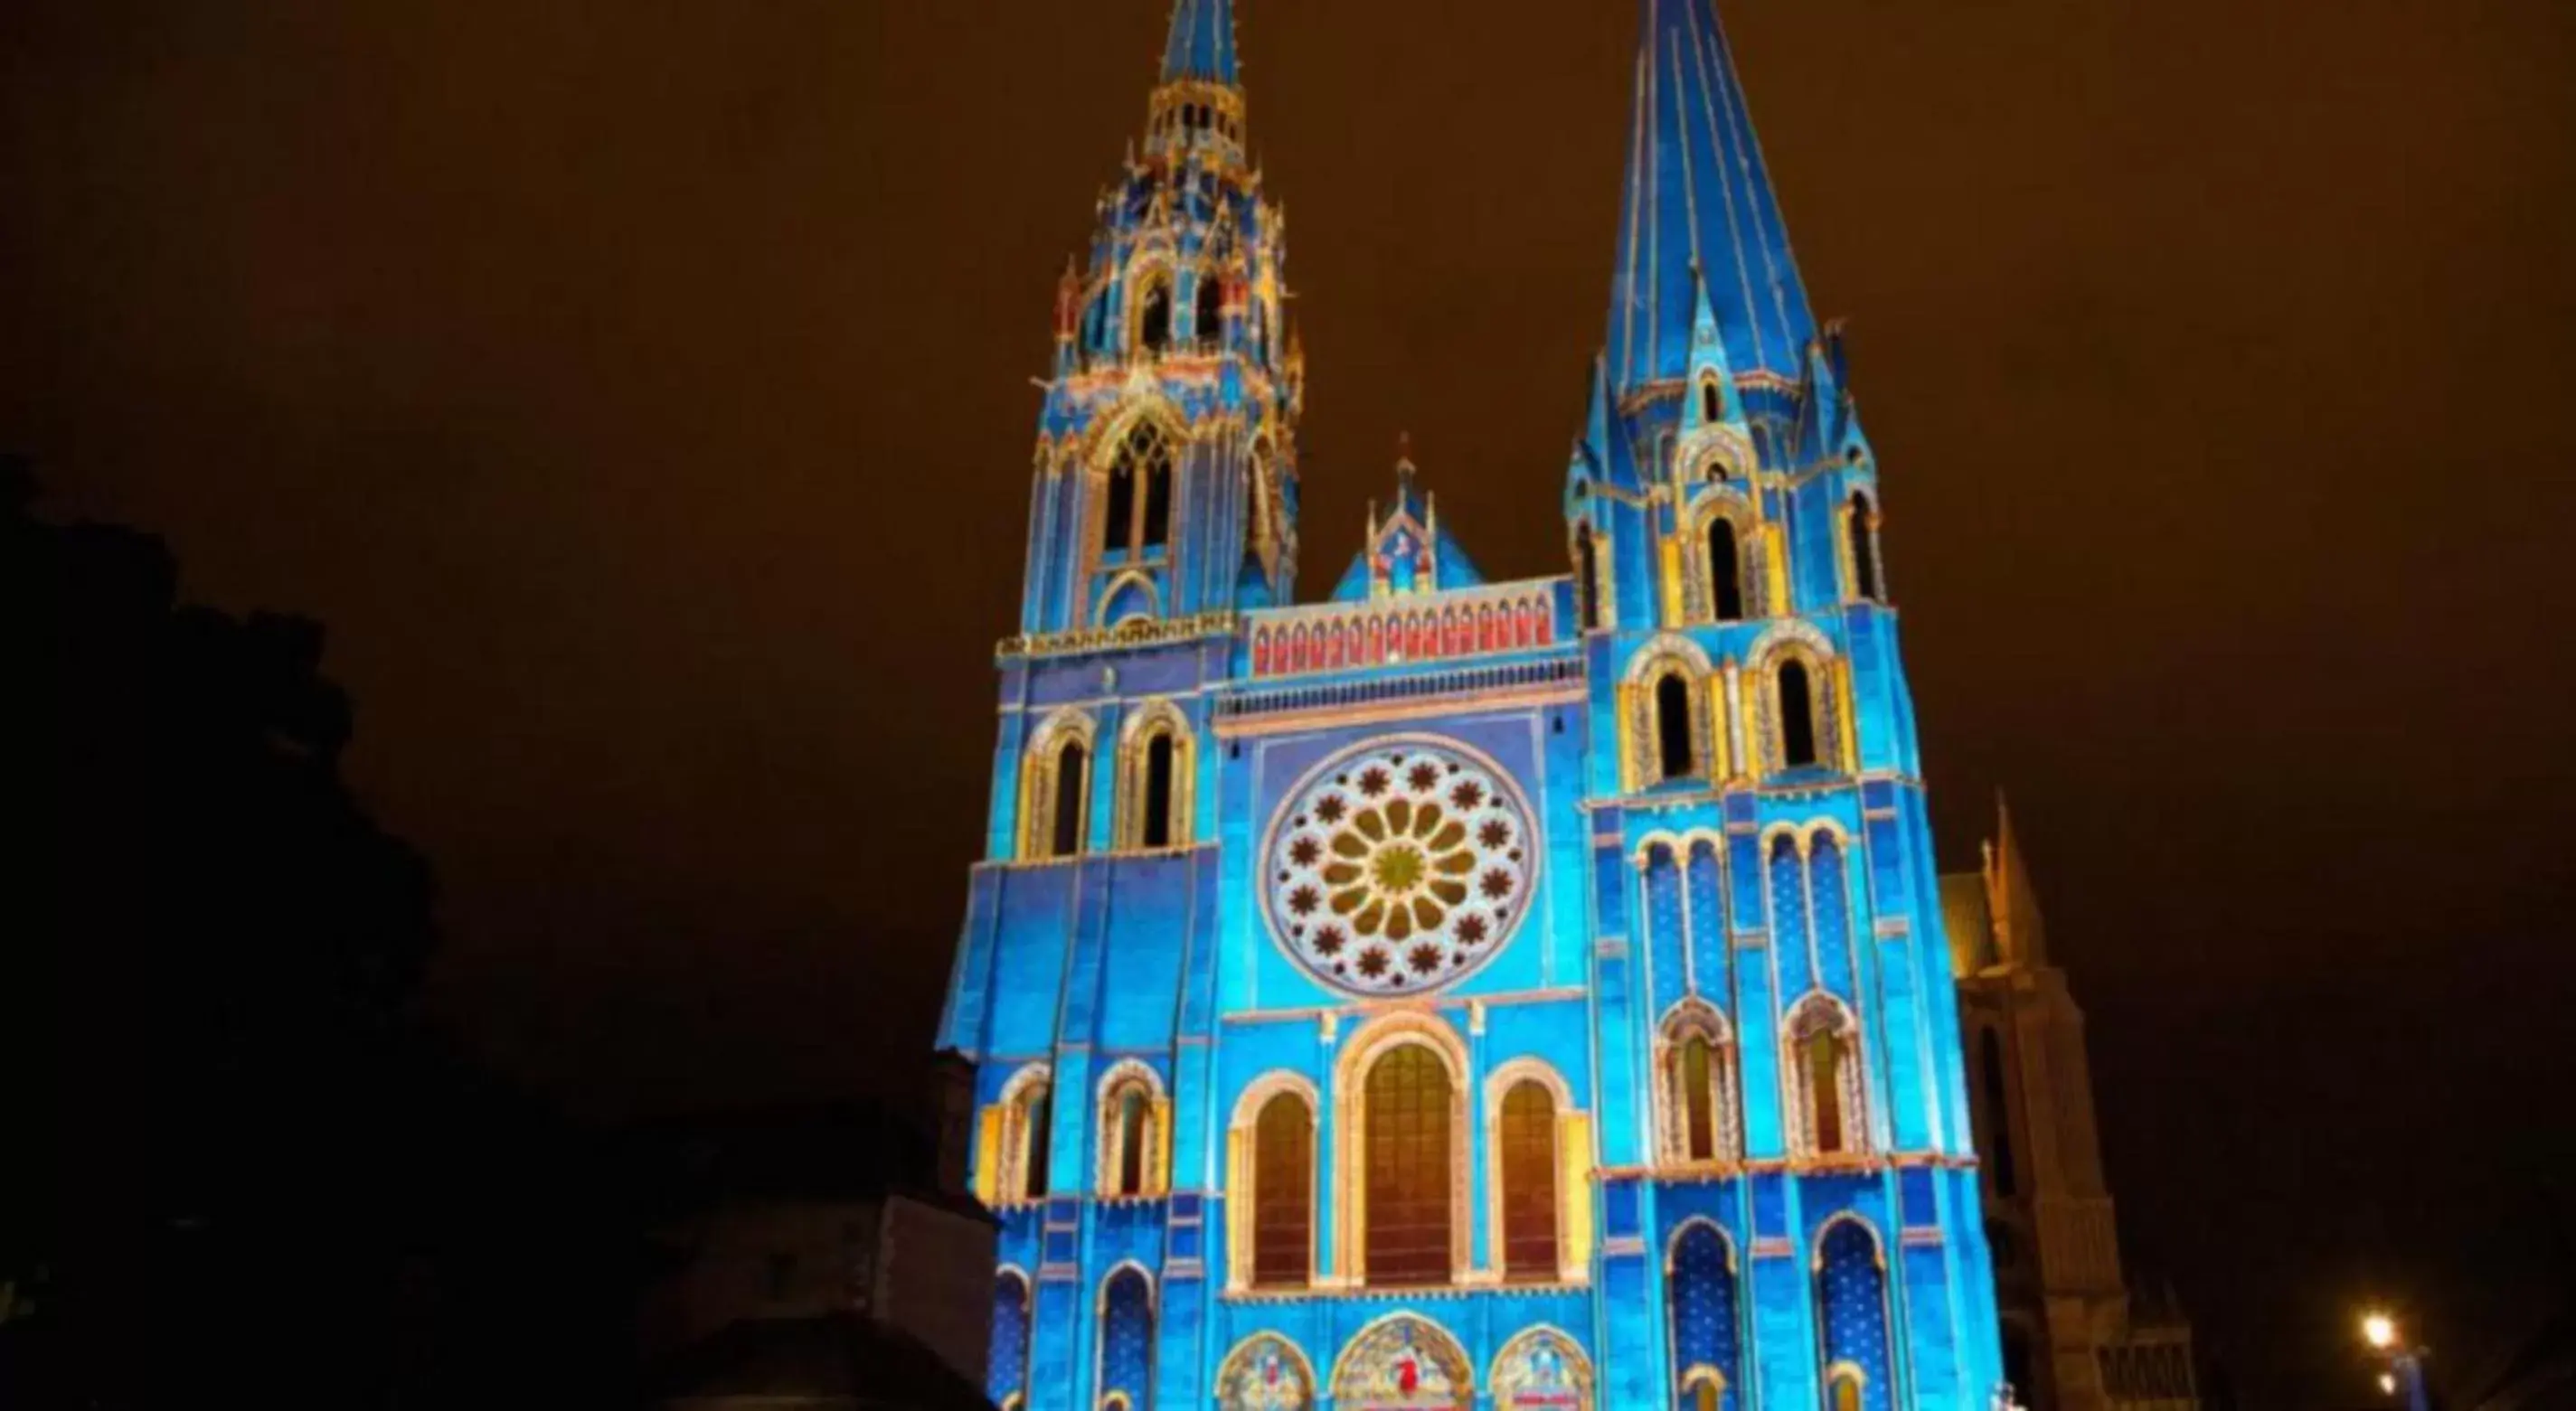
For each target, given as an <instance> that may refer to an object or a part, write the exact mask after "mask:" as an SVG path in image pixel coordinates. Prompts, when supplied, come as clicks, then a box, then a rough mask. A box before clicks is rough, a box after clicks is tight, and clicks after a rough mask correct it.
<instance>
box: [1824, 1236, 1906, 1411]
mask: <svg viewBox="0 0 2576 1411" xmlns="http://www.w3.org/2000/svg"><path fill="white" fill-rule="evenodd" d="M1824 1265H1825V1267H1824V1271H1823V1272H1822V1273H1820V1274H1818V1275H1817V1276H1816V1301H1817V1303H1818V1304H1819V1305H1820V1307H1819V1308H1818V1310H1817V1311H1818V1314H1819V1316H1820V1317H1821V1319H1822V1320H1823V1322H1824V1327H1825V1366H1826V1367H1827V1368H1828V1369H1829V1370H1830V1369H1831V1368H1832V1367H1834V1366H1835V1365H1836V1364H1839V1363H1844V1362H1849V1363H1851V1364H1853V1365H1854V1366H1857V1367H1859V1368H1860V1369H1861V1373H1862V1375H1863V1377H1864V1378H1865V1380H1864V1381H1863V1382H1862V1385H1861V1398H1860V1404H1861V1406H1862V1408H1863V1411H1888V1405H1889V1402H1888V1386H1887V1381H1888V1377H1887V1271H1886V1270H1884V1269H1882V1268H1881V1267H1879V1262H1878V1244H1877V1241H1875V1240H1873V1239H1871V1238H1870V1236H1869V1232H1868V1231H1867V1230H1864V1229H1862V1228H1861V1227H1860V1226H1859V1225H1856V1224H1853V1223H1852V1222H1850V1221H1848V1220H1846V1221H1844V1222H1843V1223H1841V1224H1839V1225H1836V1226H1834V1229H1833V1233H1831V1234H1829V1235H1827V1236H1825V1247H1824Z"/></svg>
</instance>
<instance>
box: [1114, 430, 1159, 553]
mask: <svg viewBox="0 0 2576 1411" xmlns="http://www.w3.org/2000/svg"><path fill="white" fill-rule="evenodd" d="M1171 533H1172V442H1171V438H1170V437H1169V436H1167V435H1165V434H1164V432H1163V428H1162V426H1161V425H1160V424H1159V423H1157V422H1155V421H1153V420H1152V419H1150V418H1146V419H1140V420H1139V421H1138V422H1137V423H1136V425H1135V428H1134V429H1133V430H1131V431H1129V432H1128V433H1127V439H1126V440H1124V441H1122V442H1120V443H1119V446H1118V455H1117V457H1116V458H1115V459H1114V460H1112V461H1111V462H1110V464H1109V470H1108V484H1107V487H1106V490H1105V493H1104V494H1103V495H1102V497H1101V512H1100V550H1101V552H1102V553H1104V554H1114V553H1117V552H1119V551H1120V550H1122V549H1123V550H1126V551H1127V552H1129V553H1133V554H1138V555H1142V554H1144V553H1145V552H1146V551H1148V550H1151V549H1159V548H1161V547H1163V545H1164V544H1166V543H1168V542H1169V541H1170V539H1171Z"/></svg>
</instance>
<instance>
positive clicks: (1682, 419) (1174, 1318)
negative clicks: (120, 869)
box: [941, 0, 2002, 1411]
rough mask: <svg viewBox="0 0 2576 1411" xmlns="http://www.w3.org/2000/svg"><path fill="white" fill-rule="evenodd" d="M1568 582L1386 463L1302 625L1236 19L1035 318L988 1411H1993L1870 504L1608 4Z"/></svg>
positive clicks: (993, 838) (1947, 1012) (1776, 218)
mask: <svg viewBox="0 0 2576 1411" xmlns="http://www.w3.org/2000/svg"><path fill="white" fill-rule="evenodd" d="M1640 8H1641V12H1642V30H1641V35H1640V40H1639V45H1638V51H1637V60H1636V93H1635V98H1634V104H1633V112H1632V117H1631V121H1630V126H1631V145H1630V149H1629V153H1628V169H1627V185H1626V195H1625V198H1624V200H1623V202H1622V205H1621V210H1620V212H1619V222H1618V224H1619V231H1618V244H1617V246H1616V255H1615V266H1614V269H1613V273H1612V280H1611V291H1610V294H1611V297H1610V311H1609V319H1608V324H1607V329H1606V334H1607V343H1606V346H1605V348H1604V350H1603V351H1602V352H1601V354H1600V355H1599V357H1598V358H1597V360H1596V361H1595V363H1594V364H1593V370H1592V376H1591V379H1590V402H1591V405H1590V409H1589V413H1588V416H1587V417H1586V419H1585V421H1584V423H1583V425H1582V427H1581V429H1580V435H1579V438H1578V441H1577V444H1576V448H1575V451H1574V454H1573V456H1572V459H1571V461H1570V463H1569V464H1568V466H1567V468H1566V473H1565V481H1564V490H1563V497H1562V500H1561V503H1560V506H1559V509H1560V512H1561V513H1562V514H1563V516H1564V520H1565V546H1566V565H1567V570H1568V571H1567V572H1566V573H1564V574H1561V575H1558V576H1556V577H1551V578H1539V579H1530V580H1525V581H1520V582H1505V583H1496V582H1489V581H1488V580H1487V579H1486V578H1485V576H1484V575H1483V574H1482V573H1480V572H1479V571H1478V570H1477V568H1476V565H1475V563H1474V561H1473V560H1471V559H1470V558H1469V557H1468V554H1467V552H1466V549H1465V547H1464V546H1463V545H1462V544H1461V543H1460V542H1459V541H1458V539H1457V538H1456V536H1455V535H1454V534H1453V533H1452V532H1451V530H1450V528H1449V527H1448V526H1446V525H1444V524H1443V523H1442V522H1441V519H1440V515H1439V510H1438V507H1437V504H1436V502H1435V500H1434V498H1433V497H1432V496H1431V495H1430V494H1429V493H1427V492H1426V491H1425V490H1424V489H1423V488H1422V487H1421V486H1420V485H1418V484H1417V483H1416V474H1415V471H1414V469H1413V467H1412V466H1411V465H1410V464H1404V465H1399V467H1398V468H1397V474H1396V483H1395V486H1394V488H1393V493H1392V494H1390V495H1389V496H1388V497H1387V498H1385V499H1384V500H1382V501H1381V502H1380V503H1379V505H1378V506H1377V507H1376V508H1375V509H1373V510H1372V512H1371V514H1370V516H1369V524H1368V535H1367V538H1366V540H1365V542H1363V543H1361V544H1359V545H1358V546H1357V552H1356V554H1355V555H1354V557H1352V559H1351V560H1350V564H1349V568H1348V569H1347V571H1346V572H1344V573H1343V574H1342V576H1341V578H1340V579H1339V581H1338V583H1337V584H1336V585H1335V587H1334V588H1333V591H1332V593H1331V596H1330V598H1329V599H1328V600H1325V601H1322V602H1316V603H1300V602H1299V600H1298V595H1297V592H1296V589H1297V579H1298V564H1299V558H1300V551H1301V547H1302V545H1301V540H1300V537H1299V525H1298V455H1297V435H1296V430H1297V422H1298V417H1299V415H1300V413H1301V411H1302V409H1303V401H1304V395H1303V383H1304V361H1303V355H1302V352H1301V350H1300V348H1299V345H1298V343H1297V339H1296V335H1295V333H1294V331H1293V330H1292V329H1290V328H1289V327H1288V324H1287V318H1286V314H1285V305H1284V303H1283V300H1284V298H1285V292H1286V289H1285V279H1286V270H1285V267H1286V258H1287V252H1286V230H1285V228H1284V224H1283V222H1282V220H1281V218H1280V215H1279V211H1278V208H1277V207H1276V206H1275V205H1273V204H1272V203H1271V201H1270V200H1269V197H1268V194H1267V193H1266V192H1265V191H1264V189H1263V186H1262V180H1261V175H1260V173H1259V172H1257V171H1255V170H1252V169H1251V168H1250V167H1249V165H1248V164H1247V162H1246V160H1245V153H1246V145H1245V141H1246V139H1245V133H1246V128H1245V122H1246V113H1245V98H1244V91H1243V88H1242V86H1241V84H1240V83H1239V82H1238V74H1237V67H1236V58H1235V35H1234V21H1233V13H1232V7H1231V4H1230V3H1229V0H1177V4H1176V5H1175V10H1174V14H1173V17H1172V28H1171V36H1170V40H1169V44H1168V47H1167V50H1166V52H1165V55H1164V60H1163V73H1162V83H1161V85H1160V86H1159V87H1158V88H1156V89H1155V90H1154V92H1153V96H1152V101H1151V104H1150V107H1149V110H1148V116H1147V120H1146V130H1145V134H1144V140H1143V142H1142V144H1141V146H1140V147H1138V148H1137V149H1136V151H1135V153H1134V155H1132V156H1131V158H1130V159H1129V161H1128V163H1127V166H1126V170H1125V173H1124V175H1123V178H1122V179H1121V180H1120V181H1119V182H1118V184H1117V185H1116V186H1115V187H1114V188H1113V189H1112V190H1111V191H1110V192H1109V193H1108V194H1107V195H1106V196H1104V198H1103V199H1102V201H1101V203H1100V207H1099V224H1098V229H1097V233H1096V234H1095V236H1094V238H1093V240H1092V244H1091V249H1090V256H1089V260H1088V263H1087V267H1085V268H1079V269H1076V268H1068V270H1067V271H1066V273H1065V276H1064V280H1063V283H1062V285H1061V287H1060V291H1059V293H1058V297H1057V300H1056V320H1055V358H1054V369H1053V376H1052V378H1051V380H1050V381H1049V383H1048V384H1047V393H1046V400H1045V409H1044V412H1043V414H1042V417H1041V421H1040V425H1039V432H1038V443H1037V455H1036V465H1035V470H1034V476H1033V484H1032V489H1031V496H1030V510H1029V538H1028V546H1027V580H1026V589H1025V592H1024V595H1023V599H1022V604H1021V628H1020V632H1019V635H1017V636H1014V637H1012V638H1010V639H1009V640H1007V641H1005V642H1004V643H1003V644H1002V646H1001V649H1000V651H999V654H998V666H999V672H1000V676H1001V699H1000V709H999V728H1000V733H999V740H998V742H997V745H996V748H995V751H994V759H993V791H992V808H991V824H990V829H989V836H988V838H987V844H986V860H985V861H984V862H982V863H980V864H978V865H977V866H976V868H975V869H974V872H973V877H972V882H971V886H970V891H969V897H968V903H967V915H966V923H965V927H964V934H963V937H962V939H961V941H960V944H959V949H958V956H957V962H956V971H955V976H954V979H953V981H952V984H951V988H950V994H949V1000H948V1008H947V1013H946V1015H945V1018H944V1020H943V1024H942V1032H941V1039H942V1042H943V1043H945V1044H946V1045H948V1046H950V1047H952V1048H954V1049H956V1050H958V1051H959V1052H961V1053H963V1054H965V1055H967V1056H968V1057H970V1058H971V1059H973V1060H974V1062H975V1064H976V1067H977V1071H978V1080H977V1089H976V1097H977V1101H978V1103H979V1105H980V1122H979V1126H978V1129H977V1145H976V1180H977V1182H978V1186H979V1191H980V1193H981V1195H982V1196H983V1197H984V1199H985V1200H986V1202H987V1203H988V1204H990V1205H991V1206H992V1207H993V1209H994V1210H995V1211H996V1212H997V1213H998V1214H999V1216H1000V1218H1001V1221H1002V1233H1001V1260H1002V1267H1001V1269H1000V1270H999V1271H998V1273H997V1275H996V1281H995V1286H994V1296H993V1316H994V1328H993V1339H992V1368H991V1386H990V1391H991V1394H992V1396H993V1398H994V1400H995V1401H997V1402H998V1403H1000V1404H1001V1405H1002V1406H1003V1407H1004V1408H1005V1411H1188V1409H1189V1408H1198V1407H1204V1406H1208V1405H1211V1404H1213V1405H1215V1406H1217V1407H1219V1408H1229V1409H1230V1408H1256V1407H1257V1408H1266V1409H1268V1411H1289V1409H1290V1408H1301V1407H1308V1406H1330V1407H1337V1408H1339V1409H1340V1411H1364V1408H1365V1411H1378V1409H1379V1408H1387V1411H1394V1408H1413V1409H1414V1411H1430V1409H1431V1408H1441V1409H1442V1411H1468V1408H1471V1407H1473V1408H1485V1407H1491V1408H1495V1411H1501V1408H1507V1407H1512V1408H1519V1407H1533V1408H1534V1407H1547V1408H1554V1409H1555V1411H1591V1408H1595V1407H1601V1408H1643V1407H1671V1408H1679V1409H1680V1411H1694V1408H1696V1409H1697V1411H1719V1409H1720V1408H1729V1409H1730V1411H1732V1408H1743V1409H1744V1411H1754V1409H1755V1408H1766V1409H1767V1411H1779V1409H1780V1408H1799V1409H1800V1411H1807V1408H1822V1411H1897V1409H1898V1408H1917V1407H1922V1408H1942V1409H1943V1411H1987V1408H1988V1407H1989V1406H1990V1405H1992V1404H1994V1403H1995V1400H1996V1398H1997V1397H1998V1396H1999V1394H2001V1391H2002V1373H2001V1352H2000V1343H1999V1340H1998V1334H1997V1321H1996V1312H1995V1293H1994V1287H1993V1277H1992V1272H1991V1269H1990V1266H1989V1264H1988V1260H1987V1251H1986V1244H1985V1236H1984V1226H1983V1220H1982V1217H1981V1214H1980V1207H1979V1188H1978V1172H1977V1170H1976V1159H1975V1156H1974V1154H1973V1150H1972V1145H1971V1136H1970V1130H1971V1129H1970V1108H1969V1098H1968V1088H1967V1082H1966V1076H1965V1071H1964V1064H1963V1063H1962V1059H1961V1046H1960V1039H1959V1022H1958V1008H1957V997H1956V993H1955V990H1954V986H1953V981H1952V977H1951V969H1950V951H1949V947H1948V944H1947V942H1946V941H1945V939H1944V936H1943V932H1942V911H1941V905H1940V895H1939V890H1938V885H1937V882H1936V872H1935V869H1934V865H1933V857H1932V849H1931V839H1930V833H1929V830H1928V826H1927V823H1926V818H1925V807H1924V795H1923V783H1922V770H1921V767H1920V763H1919V760H1918V758H1917V753H1916V743H1915V735H1914V714H1913V709H1914V708H1913V703H1912V700H1911V699H1910V697H1909V695H1908V692H1907V687H1906V681H1905V674H1904V670H1903V668H1902V666H1901V665H1900V663H1899V659H1898V651H1897V640H1896V637H1897V620H1896V614H1895V612H1894V611H1893V610H1892V609H1891V608H1890V607H1889V605H1888V592H1887V576H1886V572H1885V568H1884V566H1883V564H1882V562H1881V559H1880V549H1879V525H1880V510H1879V480H1878V464H1877V461H1876V459H1875V457H1874V456H1873V455H1872V454H1871V451H1870V446H1869V443H1868V441H1867V439H1866V438H1865V437H1864V436H1863V435H1862V432H1861V428H1860V425H1859V423H1858V421H1857V420H1856V418H1855V416H1854V412H1853V406H1852V400H1851V395H1850V392H1849V389H1848V386H1847V384H1846V381H1845V377H1844V364H1843V355H1842V347H1841V340H1840V336H1839V333H1838V330H1837V329H1836V328H1835V327H1833V326H1832V325H1825V326H1819V325H1818V324H1817V323H1816V321H1815V318H1814V315H1813V314H1812V313H1811V312H1810V310H1809V308H1808V306H1807V296H1806V292H1805V290H1804V288H1803V287H1802V285H1801V283H1800V280H1799V276H1798V271H1797V267H1796V265H1795V263H1794V261H1793V260H1792V258H1791V255H1790V251H1789V240H1788V235H1787V232H1786V229H1785V227H1784V225H1783V222H1782V219H1781V214H1780V210H1779V204H1778V201H1777V199H1776V197H1775V196H1774V194H1773V191H1772V188H1771V184H1770V180H1769V176H1768V173H1767V171H1766V169H1765V167H1764V164H1763V159H1762V156H1761V153H1760V151H1759V149H1758V148H1757V147H1756V146H1755V143H1754V137H1753V129H1752V124H1751V121H1750V119H1749V117H1748V115H1747V112H1746V108H1745V99H1744V94H1743V90H1742V88H1741V87H1740V86H1739V84H1738V81H1737V77H1736V73H1735V69H1734V61H1733V59H1732V57H1731V56H1730V53H1729V50H1728V47H1727V42H1726V37H1725V34H1724V32H1723V31H1722V30H1721V29H1720V27H1719V23H1718V18H1717V15H1716V14H1715V12H1714V9H1713V6H1712V3H1711V0H1642V3H1641V7H1640Z"/></svg>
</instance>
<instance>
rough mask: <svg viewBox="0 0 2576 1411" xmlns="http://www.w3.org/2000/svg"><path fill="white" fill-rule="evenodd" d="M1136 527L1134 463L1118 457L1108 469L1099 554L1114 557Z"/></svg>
mask: <svg viewBox="0 0 2576 1411" xmlns="http://www.w3.org/2000/svg"><path fill="white" fill-rule="evenodd" d="M1135 527H1136V463H1135V462H1134V461H1132V460H1130V459H1128V458H1127V457H1126V456H1123V455H1122V456H1120V457H1119V458H1118V460H1117V462H1116V463H1115V464H1113V465H1111V466H1110V467H1109V494H1108V497H1107V500H1106V502H1105V503H1104V504H1103V506H1102V507H1101V511H1100V551H1101V552H1102V553H1104V554H1114V553H1116V552H1118V551H1119V550H1120V549H1123V548H1126V547H1127V536H1128V535H1129V534H1131V533H1133V532H1134V531H1135Z"/></svg>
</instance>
